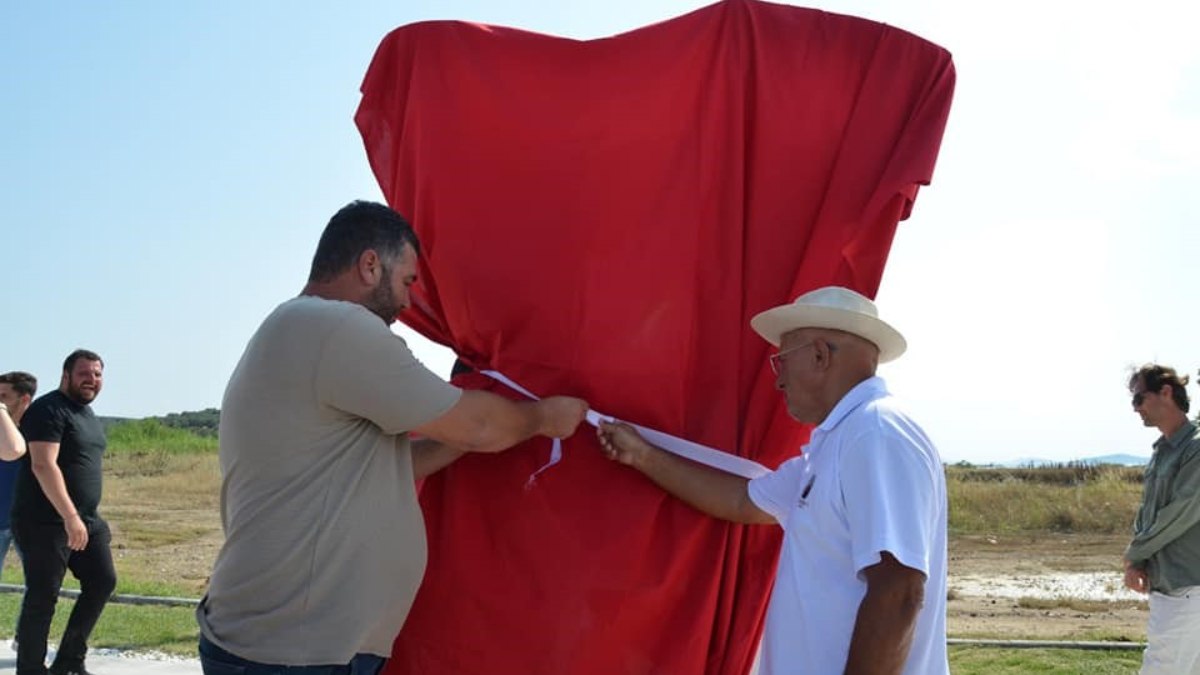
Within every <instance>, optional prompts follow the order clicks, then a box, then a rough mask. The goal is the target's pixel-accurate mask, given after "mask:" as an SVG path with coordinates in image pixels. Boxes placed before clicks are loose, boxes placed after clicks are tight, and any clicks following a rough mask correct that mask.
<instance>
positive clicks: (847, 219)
mask: <svg viewBox="0 0 1200 675" xmlns="http://www.w3.org/2000/svg"><path fill="white" fill-rule="evenodd" d="M953 86H954V69H953V65H952V63H951V60H950V55H949V54H948V53H947V52H946V51H945V50H943V49H941V48H939V47H937V46H936V45H933V44H930V43H928V42H926V41H924V40H921V39H919V38H917V37H915V36H913V35H910V34H908V33H905V32H903V31H900V30H897V29H895V28H891V27H888V26H885V25H881V24H878V23H874V22H870V21H866V20H862V19H857V18H853V17H847V16H840V15H834V14H828V13H823V12H819V11H814V10H808V9H800V8H795V7H788V6H783V5H774V4H767V3H761V2H754V1H752V0H728V1H726V2H721V3H718V4H716V5H713V6H710V7H707V8H704V9H701V10H698V11H695V12H692V13H690V14H687V15H685V16H682V17H679V18H677V19H674V20H670V21H666V22H663V23H660V24H656V25H653V26H649V27H646V28H643V29H640V30H636V31H633V32H630V33H626V34H623V35H619V36H616V37H612V38H608V39H602V40H592V41H586V42H580V41H575V40H568V39H561V38H555V37H548V36H544V35H537V34H532V33H528V32H523V31H519V30H513V29H508V28H497V27H491V26H481V25H475V24H468V23H460V22H428V23H419V24H413V25H409V26H405V27H402V28H400V29H398V30H396V31H394V32H393V33H391V34H390V35H388V36H387V38H386V39H385V40H384V41H383V43H382V44H381V45H380V47H379V50H378V52H377V53H376V56H375V59H374V61H373V62H372V64H371V67H370V70H369V71H368V73H367V76H366V79H365V82H364V84H363V98H362V103H361V106H360V108H359V110H358V113H357V116H356V122H357V124H358V126H359V129H360V130H361V132H362V136H363V139H364V142H365V145H366V148H367V152H368V156H369V158H370V161H371V166H372V168H373V169H374V171H375V174H376V176H377V177H378V179H379V183H380V185H381V186H382V188H383V192H384V194H385V195H386V197H387V199H388V201H389V203H390V204H391V205H392V206H393V207H395V208H396V209H397V210H399V211H400V212H401V213H403V214H405V215H406V216H408V217H409V218H410V219H411V220H412V222H413V223H414V226H415V227H416V230H417V232H418V235H419V236H420V238H421V242H422V247H423V250H422V266H421V275H422V276H421V280H420V283H419V284H418V286H417V287H416V289H415V305H414V308H413V309H411V310H410V311H409V312H406V314H405V316H403V317H402V319H403V320H404V321H405V322H406V323H407V324H409V325H410V326H412V327H413V328H415V329H416V330H418V331H420V332H421V333H423V334H424V335H426V336H428V337H430V338H432V339H434V340H436V341H438V342H441V343H443V344H446V345H449V346H451V347H452V348H453V349H454V350H455V351H456V352H457V353H458V354H459V355H461V357H462V358H463V359H464V360H465V361H467V362H468V363H470V364H472V365H474V366H475V367H477V368H494V369H497V370H500V371H501V372H504V373H505V374H507V375H509V376H510V377H512V378H513V379H515V380H516V381H518V382H520V383H522V384H524V385H525V386H526V387H528V388H530V389H532V390H533V391H535V392H538V393H541V394H552V393H561V394H573V395H577V396H582V397H584V398H586V399H587V400H588V401H590V402H591V404H592V405H593V407H594V408H596V409H598V410H601V411H604V412H607V413H610V414H613V415H616V416H618V417H621V418H623V419H629V420H632V421H637V422H639V423H642V424H646V425H649V426H652V427H655V428H658V429H662V430H664V431H667V432H669V433H673V434H676V435H679V436H683V437H685V438H689V439H692V440H695V441H697V442H700V443H704V444H706V445H710V446H714V447H719V448H722V449H725V450H728V451H731V452H735V453H737V454H741V455H745V456H749V457H752V458H754V459H756V460H758V461H760V462H762V463H764V464H767V465H769V466H775V465H777V464H778V463H779V462H780V461H782V460H783V459H784V458H786V457H787V456H790V455H791V454H793V453H795V452H796V449H797V448H798V447H799V444H800V443H801V442H802V441H803V439H804V436H805V434H806V430H804V429H802V428H800V427H799V426H797V425H796V424H794V423H793V422H791V421H790V420H789V419H788V417H787V414H786V410H785V408H784V406H783V402H782V399H781V397H780V396H779V394H778V393H777V392H776V391H774V390H773V387H772V379H773V378H772V375H771V372H770V369H769V367H768V365H767V361H766V356H767V354H768V346H767V345H766V343H765V342H763V341H762V340H761V339H759V338H758V337H757V336H756V335H755V334H754V333H753V332H752V331H751V330H750V327H749V319H750V317H751V316H752V315H753V314H755V313H756V312H759V311H761V310H763V309H766V308H768V307H771V306H773V305H776V304H779V303H781V302H786V301H788V300H790V299H791V298H793V297H794V296H796V295H797V294H799V293H801V292H804V291H807V290H810V289H812V288H815V287H818V286H822V285H826V284H831V283H832V284H841V285H845V286H849V287H852V288H855V289H858V290H860V291H862V292H864V293H866V294H868V295H871V296H873V295H874V294H875V291H876V290H877V287H878V284H879V280H880V276H881V275H882V272H883V266H884V262H885V260H886V257H887V252H888V249H889V247H890V244H891V240H892V235H893V233H894V231H895V227H896V223H897V221H898V220H900V219H901V218H904V217H906V216H907V214H908V212H909V209H910V208H911V206H912V201H913V199H914V198H915V196H916V190H917V186H918V185H922V184H926V183H928V181H929V179H930V176H931V173H932V170H933V165H934V161H935V159H936V156H937V150H938V147H939V144H940V141H941V136H942V131H943V128H944V126H945V122H946V116H947V113H948V110H949V106H950V99H951V94H952V90H953ZM462 383H463V384H464V385H465V386H470V387H476V388H490V389H493V390H502V389H503V387H500V386H498V385H495V384H494V383H492V382H491V381H490V380H486V378H483V377H482V376H472V377H471V378H468V380H465V381H462ZM548 452H549V442H548V441H545V440H537V441H532V442H529V443H526V444H524V445H522V446H519V447H517V448H514V449H512V450H510V451H508V452H505V453H502V454H498V455H472V456H467V457H465V458H463V459H461V460H459V461H458V462H457V463H455V464H454V465H452V466H451V467H449V468H448V469H446V470H444V471H442V472H441V473H439V474H436V475H434V476H432V477H430V478H429V479H428V480H427V481H426V482H425V484H424V486H423V488H422V492H421V503H422V508H423V509H424V511H425V515H426V523H427V526H428V532H429V568H428V571H427V573H426V576H425V580H424V584H423V586H422V588H421V591H420V594H419V596H418V598H417V601H416V604H415V606H414V607H413V610H412V613H411V614H410V616H409V618H408V621H407V622H406V624H405V626H404V628H403V630H402V631H401V633H400V636H399V637H398V638H397V640H396V644H395V652H394V656H393V659H392V660H391V662H390V663H389V665H388V668H387V671H386V672H387V673H390V674H392V675H396V674H400V673H405V674H408V673H421V674H437V675H443V674H447V673H489V674H512V675H518V674H519V675H530V674H545V675H561V674H563V673H580V674H592V673H595V674H597V675H601V674H603V675H613V674H618V673H630V674H633V673H666V674H669V675H680V674H687V673H744V672H746V671H747V670H748V669H749V667H750V664H751V661H752V659H753V656H754V651H755V647H756V644H757V640H758V637H759V635H760V632H761V624H762V619H763V614H764V610H765V605H766V601H767V596H768V593H769V590H770V586H771V580H772V578H773V572H774V569H775V563H776V559H777V555H778V532H777V530H776V529H775V528H771V527H758V528H745V527H740V526H734V525H729V524H726V523H723V522H718V521H716V520H713V519H711V518H708V517H705V516H703V515H701V514H699V513H697V512H695V511H694V510H692V509H691V508H689V507H688V506H686V505H684V504H683V503H681V502H679V501H677V500H675V499H673V498H671V497H669V496H667V495H665V494H664V493H663V492H662V491H661V490H659V489H658V488H656V487H655V486H653V485H652V484H651V483H649V482H648V481H647V480H646V479H644V478H643V477H641V476H640V475H639V474H638V473H636V472H635V471H633V470H630V469H627V468H624V467H621V466H618V465H615V464H611V463H609V462H607V461H606V460H604V458H603V457H602V456H601V455H600V453H599V451H598V450H597V446H596V443H595V440H594V437H593V436H592V434H591V433H590V430H588V429H584V430H581V431H580V433H578V434H576V435H575V436H574V437H573V438H571V439H569V440H568V441H567V442H566V443H565V458H564V459H563V461H562V462H561V463H560V464H559V465H558V466H556V467H554V468H553V469H551V470H550V471H548V472H547V473H545V474H543V475H542V477H541V479H540V480H539V482H538V484H537V486H536V487H535V488H533V489H532V490H529V491H526V490H524V489H523V485H524V483H525V481H526V479H527V478H528V476H529V475H530V474H531V473H532V472H533V471H534V470H535V469H536V468H538V467H539V466H540V465H541V464H542V463H543V462H545V461H546V459H547V455H548Z"/></svg>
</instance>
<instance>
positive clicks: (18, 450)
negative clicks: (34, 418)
mask: <svg viewBox="0 0 1200 675" xmlns="http://www.w3.org/2000/svg"><path fill="white" fill-rule="evenodd" d="M24 454H25V437H24V436H22V435H21V431H20V430H19V429H17V424H16V422H13V418H11V417H9V415H8V408H7V407H6V406H0V459H3V460H5V461H9V462H11V461H13V460H14V459H20V458H21V456H22V455H24Z"/></svg>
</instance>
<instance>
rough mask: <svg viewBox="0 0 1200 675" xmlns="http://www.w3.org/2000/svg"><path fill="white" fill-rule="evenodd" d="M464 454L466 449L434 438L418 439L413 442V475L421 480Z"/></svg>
mask: <svg viewBox="0 0 1200 675" xmlns="http://www.w3.org/2000/svg"><path fill="white" fill-rule="evenodd" d="M464 454H466V451H465V450H459V449H458V448H453V447H451V446H449V445H446V444H445V443H442V442H441V441H435V440H433V439H432V438H421V439H417V440H415V441H413V442H412V458H413V476H414V477H415V478H416V479H417V480H421V479H422V478H425V477H427V476H430V475H432V474H434V473H437V472H438V471H441V470H442V469H444V468H446V467H447V466H450V464H452V463H453V462H454V460H456V459H458V458H459V457H462V456H463V455H464Z"/></svg>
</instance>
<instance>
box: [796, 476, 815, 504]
mask: <svg viewBox="0 0 1200 675" xmlns="http://www.w3.org/2000/svg"><path fill="white" fill-rule="evenodd" d="M816 480H817V474H815V473H814V474H813V475H812V476H809V478H808V482H807V483H805V485H804V490H802V491H801V492H800V505H801V506H805V504H806V502H807V500H808V493H809V492H812V486H813V483H814V482H816Z"/></svg>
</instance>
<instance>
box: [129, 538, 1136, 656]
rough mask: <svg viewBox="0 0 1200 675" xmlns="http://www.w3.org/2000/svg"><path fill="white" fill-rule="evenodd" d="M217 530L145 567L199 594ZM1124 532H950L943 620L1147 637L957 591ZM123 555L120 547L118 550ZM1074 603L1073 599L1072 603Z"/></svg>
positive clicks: (1074, 554) (1082, 564) (1113, 547)
mask: <svg viewBox="0 0 1200 675" xmlns="http://www.w3.org/2000/svg"><path fill="white" fill-rule="evenodd" d="M220 542H221V537H220V534H219V532H209V533H208V534H207V535H205V536H202V537H199V538H198V539H196V540H193V541H189V542H181V543H179V544H174V545H169V546H162V547H157V548H155V549H154V550H153V552H146V553H144V554H143V555H146V554H148V555H146V557H147V559H146V560H145V561H144V562H143V564H144V565H145V566H146V567H149V568H151V569H157V570H158V571H159V572H160V573H161V575H162V577H161V578H165V579H173V580H175V581H176V582H184V583H186V584H187V585H189V586H191V587H193V588H194V589H195V592H196V594H197V595H199V594H200V593H201V592H202V589H203V586H204V583H205V580H206V579H207V576H208V574H209V572H210V571H211V569H212V560H213V559H214V558H215V557H216V553H217V549H218V548H219V547H220ZM1126 543H1127V540H1126V538H1125V537H1124V536H1123V535H1122V536H1113V535H1062V534H1022V535H1011V536H1005V535H999V536H962V537H952V538H951V541H950V584H949V585H950V588H951V600H949V602H947V628H948V630H949V633H950V635H951V636H953V637H960V638H1012V639H1028V640H1132V641H1143V640H1145V638H1146V618H1147V611H1146V609H1145V605H1144V603H1131V602H1082V603H1063V604H1064V605H1065V606H1057V607H1044V606H1040V605H1045V604H1051V603H1029V602H1026V603H1025V604H1026V605H1031V604H1035V605H1039V606H1025V607H1023V606H1021V605H1022V603H1021V601H1020V600H1017V599H1012V598H986V597H971V596H968V595H965V594H962V593H956V592H954V589H955V585H954V579H955V577H956V576H968V575H970V576H991V575H1013V574H1021V575H1031V576H1032V575H1040V574H1053V573H1059V572H1109V571H1115V570H1118V569H1119V567H1120V556H1121V552H1122V551H1123V550H1124V547H1125V544H1126ZM115 553H116V555H117V556H121V555H122V552H121V551H120V550H118V551H115ZM1071 605H1075V606H1071Z"/></svg>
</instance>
